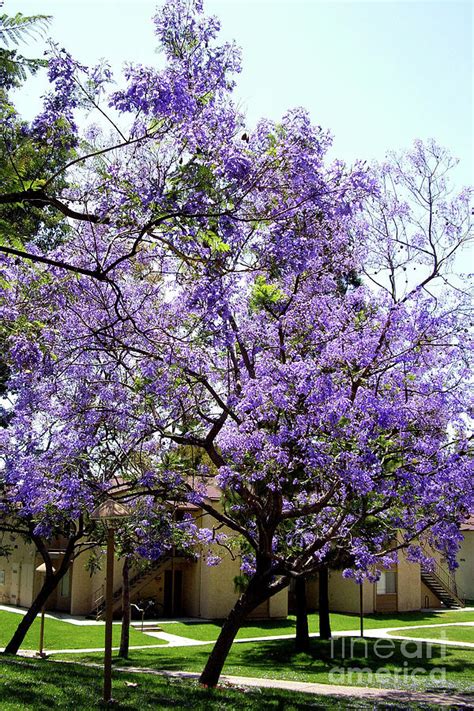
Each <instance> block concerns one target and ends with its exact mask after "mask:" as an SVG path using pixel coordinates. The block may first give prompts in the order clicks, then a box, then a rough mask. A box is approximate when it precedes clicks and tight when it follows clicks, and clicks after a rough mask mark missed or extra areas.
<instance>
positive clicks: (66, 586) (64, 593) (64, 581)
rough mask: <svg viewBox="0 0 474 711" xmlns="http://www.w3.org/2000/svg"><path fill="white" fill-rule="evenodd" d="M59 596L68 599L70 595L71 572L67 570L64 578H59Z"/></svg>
mask: <svg viewBox="0 0 474 711" xmlns="http://www.w3.org/2000/svg"><path fill="white" fill-rule="evenodd" d="M59 594H60V596H61V597H69V595H70V594H71V571H70V570H68V571H67V573H66V575H65V576H64V578H61V583H60V585H59Z"/></svg>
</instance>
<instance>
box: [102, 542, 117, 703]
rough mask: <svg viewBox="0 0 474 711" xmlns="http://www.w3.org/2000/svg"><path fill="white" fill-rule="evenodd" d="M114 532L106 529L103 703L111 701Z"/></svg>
mask: <svg viewBox="0 0 474 711" xmlns="http://www.w3.org/2000/svg"><path fill="white" fill-rule="evenodd" d="M114 534H115V531H114V529H113V528H109V529H107V578H106V581H105V650H104V703H106V704H109V703H110V702H111V701H112V618H113V592H114Z"/></svg>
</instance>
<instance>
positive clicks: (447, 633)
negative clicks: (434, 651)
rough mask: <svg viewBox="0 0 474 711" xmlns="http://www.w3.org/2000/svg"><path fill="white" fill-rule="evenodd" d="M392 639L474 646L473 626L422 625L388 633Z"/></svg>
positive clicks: (458, 624) (460, 624) (464, 624)
mask: <svg viewBox="0 0 474 711" xmlns="http://www.w3.org/2000/svg"><path fill="white" fill-rule="evenodd" d="M388 634H389V635H390V636H393V637H416V638H418V639H429V640H442V641H443V642H444V641H446V642H464V643H467V644H472V645H473V646H474V624H473V623H457V624H455V625H454V624H453V625H430V626H428V625H423V626H422V627H415V628H412V627H410V628H403V627H401V628H399V629H393V630H390V631H389V632H388Z"/></svg>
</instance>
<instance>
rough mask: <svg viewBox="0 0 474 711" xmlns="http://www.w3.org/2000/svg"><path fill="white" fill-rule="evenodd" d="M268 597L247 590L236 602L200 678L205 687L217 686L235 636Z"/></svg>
mask: <svg viewBox="0 0 474 711" xmlns="http://www.w3.org/2000/svg"><path fill="white" fill-rule="evenodd" d="M267 597H269V593H267V595H266V596H264V597H263V598H262V597H258V598H257V596H256V595H255V594H252V593H250V594H249V590H248V589H247V590H246V591H245V592H244V593H243V594H242V595H241V596H240V598H239V600H238V601H237V602H236V604H235V605H234V607H233V608H232V610H231V611H230V613H229V616H228V617H227V619H226V621H225V622H224V624H223V625H222V628H221V631H220V633H219V637H218V638H217V641H216V643H215V645H214V647H213V649H212V652H211V653H210V655H209V658H208V660H207V662H206V666H205V667H204V670H203V672H202V674H201V676H200V678H199V682H200V683H201V684H203V685H204V686H216V684H217V682H218V681H219V677H220V675H221V672H222V668H223V666H224V664H225V660H226V659H227V655H228V654H229V651H230V648H231V647H232V643H233V641H234V639H235V635H236V634H237V632H238V631H239V629H240V628H241V626H242V623H243V622H244V621H245V618H246V617H247V615H248V614H249V612H251V611H252V610H254V609H255V608H256V607H257V606H258V605H259V604H260V603H261V602H263V601H264V600H265V599H266V598H267Z"/></svg>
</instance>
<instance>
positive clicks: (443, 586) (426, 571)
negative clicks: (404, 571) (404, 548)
mask: <svg viewBox="0 0 474 711" xmlns="http://www.w3.org/2000/svg"><path fill="white" fill-rule="evenodd" d="M421 579H422V581H423V582H424V584H425V585H426V587H427V588H428V589H429V590H431V592H432V593H433V594H434V595H436V597H437V598H438V599H439V600H440V601H441V602H442V603H443V605H444V606H445V607H449V608H451V609H456V608H460V607H465V601H464V597H463V595H462V592H461V591H460V590H459V588H458V586H457V585H456V581H455V579H454V575H453V574H452V573H450V572H449V571H447V570H445V569H444V568H442V567H441V566H440V565H439V564H438V563H435V565H434V568H433V569H431V568H428V567H427V566H424V565H422V566H421Z"/></svg>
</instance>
